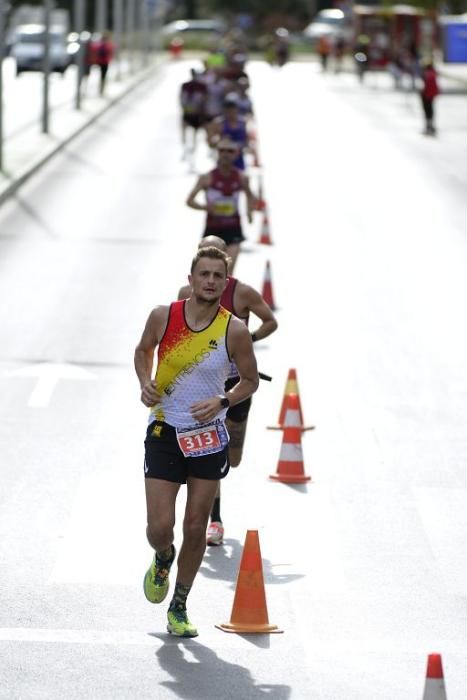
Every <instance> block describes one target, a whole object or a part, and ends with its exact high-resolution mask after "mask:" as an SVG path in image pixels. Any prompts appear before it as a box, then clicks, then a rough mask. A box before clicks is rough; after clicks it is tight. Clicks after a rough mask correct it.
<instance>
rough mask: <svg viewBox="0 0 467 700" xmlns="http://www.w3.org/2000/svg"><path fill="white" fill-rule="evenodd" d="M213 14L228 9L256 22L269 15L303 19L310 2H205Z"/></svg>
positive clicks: (304, 0)
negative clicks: (247, 15)
mask: <svg viewBox="0 0 467 700" xmlns="http://www.w3.org/2000/svg"><path fill="white" fill-rule="evenodd" d="M204 4H205V5H206V6H207V7H209V8H210V9H211V11H212V12H213V13H217V12H219V13H222V12H223V11H225V10H226V9H227V7H228V11H229V13H232V14H243V13H244V14H249V15H253V17H254V18H255V19H256V20H257V21H263V20H265V19H266V18H267V17H268V16H269V15H272V14H279V15H289V16H291V17H295V18H299V19H303V18H307V17H308V16H309V14H310V0H229V3H228V5H227V3H226V2H225V0H205V3H204Z"/></svg>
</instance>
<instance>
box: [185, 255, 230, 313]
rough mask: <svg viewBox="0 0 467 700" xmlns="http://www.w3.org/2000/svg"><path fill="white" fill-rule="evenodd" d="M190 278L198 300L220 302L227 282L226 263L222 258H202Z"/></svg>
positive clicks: (194, 294)
mask: <svg viewBox="0 0 467 700" xmlns="http://www.w3.org/2000/svg"><path fill="white" fill-rule="evenodd" d="M188 280H189V282H190V285H191V287H192V289H193V296H194V297H195V298H196V299H197V301H207V302H212V303H218V302H219V299H220V298H221V296H222V292H223V291H224V289H225V285H226V284H227V276H226V274H225V265H224V263H223V261H222V260H213V259H211V258H201V259H200V260H198V263H197V265H196V267H195V269H194V270H193V273H192V274H191V275H190V276H189V277H188Z"/></svg>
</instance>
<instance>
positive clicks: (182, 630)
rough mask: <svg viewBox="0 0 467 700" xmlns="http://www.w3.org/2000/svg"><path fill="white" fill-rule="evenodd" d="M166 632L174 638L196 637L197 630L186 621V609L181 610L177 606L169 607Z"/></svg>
mask: <svg viewBox="0 0 467 700" xmlns="http://www.w3.org/2000/svg"><path fill="white" fill-rule="evenodd" d="M167 620H168V621H169V622H168V625H167V632H170V634H174V635H175V636H176V637H197V636H198V630H197V629H196V627H195V626H194V625H192V624H191V622H190V621H189V619H188V615H187V613H186V608H181V607H179V606H178V605H173V606H170V608H169V610H168V612H167Z"/></svg>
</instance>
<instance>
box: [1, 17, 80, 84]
mask: <svg viewBox="0 0 467 700" xmlns="http://www.w3.org/2000/svg"><path fill="white" fill-rule="evenodd" d="M44 39H45V31H44V27H43V25H41V24H24V25H21V26H19V27H17V28H16V31H15V36H14V41H13V45H12V48H11V52H10V55H11V56H13V58H14V59H15V61H16V74H17V75H19V74H20V73H22V72H23V71H27V70H36V71H37V70H39V71H40V70H43V67H44ZM71 62H72V56H71V55H70V52H69V49H68V44H67V37H66V34H65V32H64V31H63V29H62V28H61V27H60V28H58V29H57V28H54V27H52V28H51V30H50V70H51V71H58V72H59V73H64V72H65V71H66V69H67V68H68V66H69V65H70V63H71Z"/></svg>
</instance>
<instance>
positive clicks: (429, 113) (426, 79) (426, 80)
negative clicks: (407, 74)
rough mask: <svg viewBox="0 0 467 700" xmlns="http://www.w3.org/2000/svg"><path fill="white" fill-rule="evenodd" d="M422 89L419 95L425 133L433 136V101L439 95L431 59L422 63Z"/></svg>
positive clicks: (434, 131)
mask: <svg viewBox="0 0 467 700" xmlns="http://www.w3.org/2000/svg"><path fill="white" fill-rule="evenodd" d="M421 77H422V81H423V83H422V89H421V91H420V96H421V98H422V106H423V113H424V115H425V132H424V133H425V134H426V135H427V136H434V135H435V133H436V129H435V125H434V101H435V97H437V96H438V95H439V87H438V80H437V75H436V70H435V68H434V66H433V62H432V61H431V59H429V60H427V61H425V62H424V64H423V65H422V75H421Z"/></svg>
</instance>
